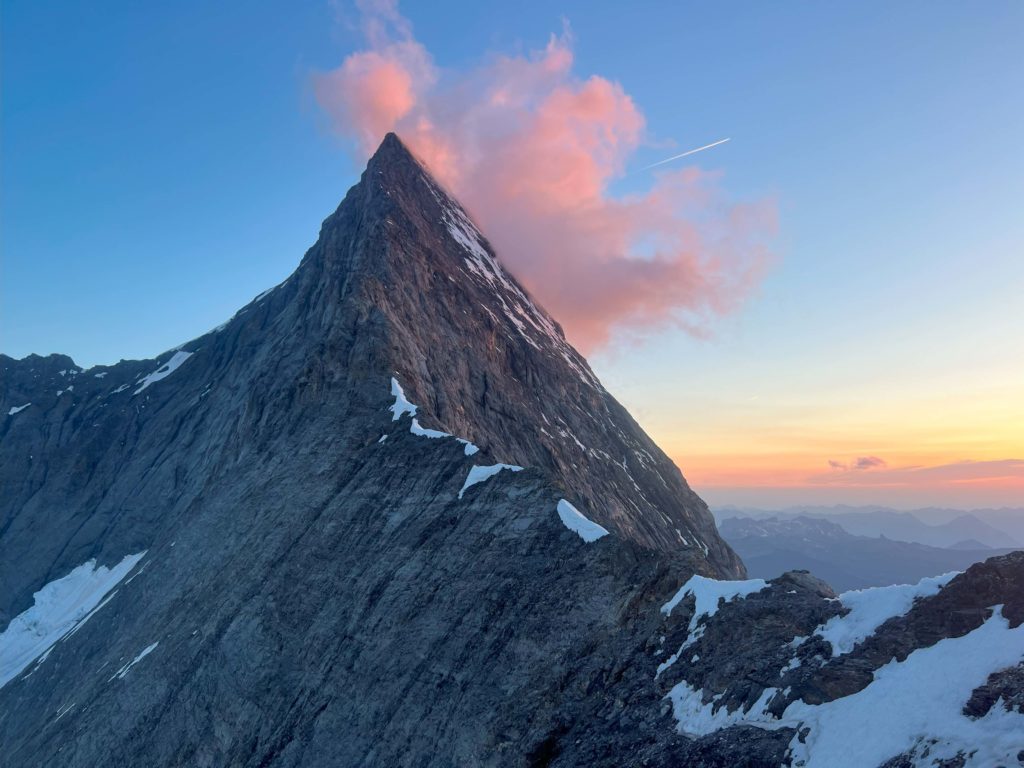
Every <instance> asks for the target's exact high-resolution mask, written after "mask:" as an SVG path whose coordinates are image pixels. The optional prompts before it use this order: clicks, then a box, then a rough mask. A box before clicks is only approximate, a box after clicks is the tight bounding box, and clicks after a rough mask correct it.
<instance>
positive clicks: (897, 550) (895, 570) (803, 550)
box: [719, 516, 1012, 592]
mask: <svg viewBox="0 0 1024 768" xmlns="http://www.w3.org/2000/svg"><path fill="white" fill-rule="evenodd" d="M719 532H720V533H721V534H722V537H723V538H724V539H725V540H726V541H727V542H728V543H729V546H731V547H732V548H733V549H734V550H736V553H737V554H738V555H739V556H740V557H741V558H742V559H743V563H744V565H746V567H747V573H748V574H749V575H751V576H756V577H760V578H772V577H773V576H777V575H778V574H780V573H783V572H785V571H789V570H809V571H811V572H812V573H813V574H815V575H816V576H818V577H820V578H822V579H824V580H825V581H827V582H828V583H829V585H830V586H831V587H833V588H834V589H836V590H837V591H839V592H845V591H846V590H848V589H863V588H864V587H881V586H886V585H889V584H908V583H914V582H917V581H919V580H921V579H923V578H924V577H926V576H934V575H936V574H940V573H946V572H948V571H962V570H964V569H966V568H967V567H968V566H970V565H972V564H973V563H977V562H981V561H982V560H986V559H988V558H990V557H993V556H996V555H1001V554H1007V553H1008V552H1011V551H1012V550H1010V549H1002V550H998V549H991V548H987V547H985V546H983V545H982V544H980V543H979V542H974V544H973V546H970V542H965V543H964V544H965V546H963V547H956V548H954V547H949V548H942V547H930V546H928V545H926V544H917V543H914V542H908V541H896V540H894V539H889V538H887V537H885V536H877V537H870V536H854V535H853V534H851V533H848V532H847V531H846V530H845V529H844V528H843V527H842V526H840V525H839V524H837V523H834V522H832V521H831V520H827V519H824V518H820V517H803V516H800V517H793V518H782V519H779V518H774V517H769V518H762V519H756V520H755V519H753V518H748V517H730V518H727V519H725V520H722V521H721V523H720V524H719Z"/></svg>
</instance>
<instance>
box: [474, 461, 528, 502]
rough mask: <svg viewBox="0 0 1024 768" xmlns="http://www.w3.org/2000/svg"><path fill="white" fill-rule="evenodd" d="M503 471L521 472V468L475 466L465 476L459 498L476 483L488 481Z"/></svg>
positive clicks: (512, 465)
mask: <svg viewBox="0 0 1024 768" xmlns="http://www.w3.org/2000/svg"><path fill="white" fill-rule="evenodd" d="M503 469H507V470H509V471H510V472H521V471H522V469H523V468H522V467H519V466H516V465H515V464H492V465H491V466H489V467H483V466H480V465H479V464H477V465H475V466H474V467H473V468H472V469H470V470H469V474H468V475H467V476H466V482H464V483H463V484H462V490H460V491H459V498H460V499H461V498H462V494H464V493H465V492H466V489H468V488H470V487H472V486H474V485H476V484H477V483H482V482H484V481H485V480H490V479H491V478H492V477H494V476H495V475H496V474H498V473H499V472H501V470H503Z"/></svg>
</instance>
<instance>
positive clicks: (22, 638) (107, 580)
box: [0, 551, 146, 687]
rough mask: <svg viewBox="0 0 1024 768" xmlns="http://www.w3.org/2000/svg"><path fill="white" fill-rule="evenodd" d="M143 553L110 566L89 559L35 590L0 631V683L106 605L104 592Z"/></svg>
mask: <svg viewBox="0 0 1024 768" xmlns="http://www.w3.org/2000/svg"><path fill="white" fill-rule="evenodd" d="M145 554H146V553H145V552H144V551H143V552H139V553H138V554H136V555H128V556H126V557H125V558H124V559H123V560H121V562H120V563H118V564H117V565H115V566H114V567H113V568H107V567H106V566H102V565H101V566H99V567H98V568H97V567H96V561H95V560H89V561H88V562H86V563H84V564H82V565H80V566H78V567H77V568H75V569H74V570H73V571H71V573H69V574H68V575H67V576H63V577H61V578H59V579H55V580H54V581H51V582H50V583H49V584H46V585H45V586H44V587H43V588H42V589H40V590H39V591H38V592H36V593H35V595H33V597H34V599H35V602H34V603H33V605H32V607H31V608H28V609H27V610H25V611H23V612H22V613H19V614H18V615H17V616H15V617H14V618H13V619H11V623H10V624H9V625H8V626H7V629H6V630H4V632H3V633H0V687H3V686H4V685H6V684H7V683H8V682H9V681H11V680H12V679H14V678H15V677H17V676H18V674H20V673H21V671H22V670H23V669H25V668H26V667H27V666H28V665H29V664H31V663H32V662H33V661H34V660H35V659H37V658H39V657H40V656H42V655H43V654H46V653H47V652H48V651H49V650H50V648H52V647H53V645H54V644H55V643H56V642H57V641H58V640H60V639H62V638H63V637H65V636H67V635H71V634H73V633H74V631H75V630H76V629H77V628H78V627H80V626H81V625H82V624H84V623H85V622H86V621H88V619H89V618H90V617H91V616H92V615H93V613H95V612H96V611H97V610H99V609H100V608H102V607H103V606H104V605H106V603H107V601H109V599H110V598H109V597H107V598H106V600H105V599H104V597H105V596H106V595H107V593H108V592H110V590H111V589H113V588H114V586H115V585H117V583H118V582H120V581H121V579H123V578H124V577H125V576H127V575H128V573H129V571H131V570H132V568H134V567H135V564H136V563H138V562H139V560H141V559H142V558H143V557H144V556H145ZM110 597H113V595H111V596H110Z"/></svg>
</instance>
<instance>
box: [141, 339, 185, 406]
mask: <svg viewBox="0 0 1024 768" xmlns="http://www.w3.org/2000/svg"><path fill="white" fill-rule="evenodd" d="M190 357H192V353H191V352H184V351H182V350H180V349H179V350H178V351H177V352H175V353H174V356H173V357H172V358H171V359H170V360H168V361H167V362H166V363H164V364H163V365H161V366H160V367H159V368H157V369H156V370H155V371H153V372H152V373H151V374H149V375H148V376H145V377H143V378H142V379H139V381H138V382H137V383H139V384H141V385H142V386H140V387H139V388H138V389H136V390H135V391H134V392H133V393H132V396H133V397H134V396H135V395H137V394H139V393H140V392H141V391H142V390H144V389H145V388H146V387H148V386H149V385H150V384H155V383H156V382H158V381H160V380H161V379H166V378H167V377H168V376H170V375H171V374H172V373H174V372H175V371H176V370H178V368H180V367H181V364H182V363H184V362H185V361H186V360H188V359H189V358H190Z"/></svg>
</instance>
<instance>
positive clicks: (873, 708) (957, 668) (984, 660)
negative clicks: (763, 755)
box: [783, 606, 1024, 768]
mask: <svg viewBox="0 0 1024 768" xmlns="http://www.w3.org/2000/svg"><path fill="white" fill-rule="evenodd" d="M1022 657H1024V624H1021V625H1019V626H1017V627H1016V628H1014V629H1010V626H1009V622H1008V621H1007V620H1006V619H1005V618H1003V615H1002V607H1001V606H998V607H996V608H995V609H994V611H993V615H992V616H991V617H990V618H989V619H988V621H986V622H985V623H984V624H982V625H981V626H980V627H978V628H977V629H975V630H974V631H973V632H970V633H968V634H966V635H964V636H963V637H951V638H946V639H944V640H940V641H939V642H938V643H936V644H935V645H933V646H931V647H929V648H919V649H918V650H916V651H914V652H913V653H911V654H910V655H909V656H908V657H907V658H906V659H905V660H904V661H902V662H898V661H895V660H893V661H891V662H889V663H888V664H886V665H885V666H884V667H882V668H881V669H879V670H877V671H876V672H875V674H874V680H873V681H872V682H871V684H870V685H868V686H867V687H866V688H864V689H863V690H861V691H859V692H857V693H854V694H851V695H849V696H844V697H843V698H841V699H836V700H835V701H830V702H826V703H824V704H818V705H810V704H805V703H804V702H802V701H795V702H793V703H792V704H790V705H789V706H788V707H787V708H786V711H785V712H784V713H783V719H784V720H786V721H789V722H796V721H800V722H802V723H803V724H805V725H807V726H810V728H811V732H810V734H809V735H808V737H807V740H806V743H805V744H800V743H799V741H798V739H797V738H795V737H794V739H793V742H792V743H791V745H790V747H791V749H792V752H793V755H794V757H796V758H797V759H796V760H795V764H796V765H798V766H804V768H819V767H826V766H840V765H850V756H851V755H856V756H857V763H858V765H880V764H882V763H884V762H885V761H886V760H888V759H890V758H892V757H895V756H896V755H898V754H901V753H903V752H908V751H910V750H916V749H921V750H923V749H924V748H927V751H928V756H927V762H925V761H924V760H923V759H922V760H921V761H919V762H917V763H916V764H917V765H933V764H935V763H937V762H938V761H939V760H942V759H951V758H953V757H955V756H956V754H957V753H958V752H960V751H962V752H964V753H965V754H967V759H966V762H965V764H964V765H965V768H983V767H987V766H994V765H1013V763H1014V762H1015V761H1016V759H1017V757H1016V755H1017V752H1018V751H1019V750H1020V749H1021V747H1022V741H1021V734H1022V733H1024V715H1021V714H1019V713H1017V712H1007V711H1006V710H1005V709H1004V708H1003V706H1002V704H1001V702H999V703H997V704H996V705H995V706H993V708H992V709H991V710H990V711H989V713H988V714H987V715H986V716H985V717H983V718H979V719H977V720H972V719H971V718H969V717H966V716H964V715H963V713H962V709H963V706H964V704H965V703H966V702H967V699H968V698H969V697H970V695H971V692H972V691H973V690H974V689H975V688H977V687H978V686H980V685H983V684H984V683H985V681H986V680H987V679H988V676H989V675H990V674H992V673H993V672H996V671H998V670H1000V669H1005V668H1006V667H1009V666H1012V665H1015V664H1017V663H1018V662H1019V661H1020V660H1021V658H1022ZM865 734H870V735H871V737H870V738H867V739H866V738H864V735H865ZM933 740H934V741H933ZM922 757H923V756H922ZM933 761H935V763H933Z"/></svg>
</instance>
